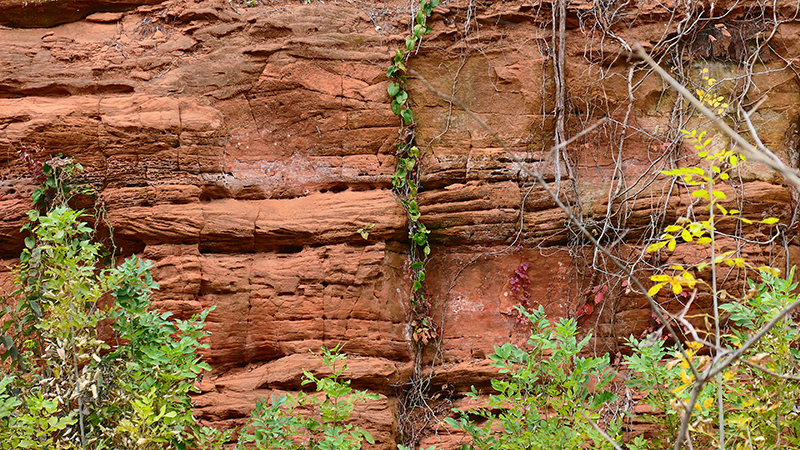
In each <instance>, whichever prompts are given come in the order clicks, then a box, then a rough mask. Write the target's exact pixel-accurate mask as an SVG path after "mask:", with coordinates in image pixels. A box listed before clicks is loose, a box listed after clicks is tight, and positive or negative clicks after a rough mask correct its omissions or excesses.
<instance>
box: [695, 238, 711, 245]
mask: <svg viewBox="0 0 800 450" xmlns="http://www.w3.org/2000/svg"><path fill="white" fill-rule="evenodd" d="M697 243H698V244H700V245H706V244H710V243H711V238H710V237H707V236H706V237H701V238H700V239H698V240H697Z"/></svg>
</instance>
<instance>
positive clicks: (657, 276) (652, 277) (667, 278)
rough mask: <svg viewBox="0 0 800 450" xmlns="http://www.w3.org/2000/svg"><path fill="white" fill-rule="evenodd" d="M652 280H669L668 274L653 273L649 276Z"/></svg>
mask: <svg viewBox="0 0 800 450" xmlns="http://www.w3.org/2000/svg"><path fill="white" fill-rule="evenodd" d="M650 279H651V280H652V281H656V282H660V281H669V275H663V274H662V275H653V276H651V277H650Z"/></svg>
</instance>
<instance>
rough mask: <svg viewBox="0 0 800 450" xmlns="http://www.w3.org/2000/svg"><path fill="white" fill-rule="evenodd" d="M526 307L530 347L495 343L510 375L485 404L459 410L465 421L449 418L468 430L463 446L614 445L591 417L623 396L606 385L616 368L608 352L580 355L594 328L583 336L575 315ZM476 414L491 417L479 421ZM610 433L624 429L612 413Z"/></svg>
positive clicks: (495, 360)
mask: <svg viewBox="0 0 800 450" xmlns="http://www.w3.org/2000/svg"><path fill="white" fill-rule="evenodd" d="M519 311H520V313H521V314H523V315H524V316H525V317H527V319H528V320H529V321H530V323H531V325H532V330H531V337H530V339H529V340H528V347H529V349H522V348H519V347H517V346H515V345H513V344H505V345H502V346H500V347H495V352H494V353H493V354H491V355H489V359H491V360H492V365H493V366H494V367H497V368H498V369H500V374H502V375H504V377H503V378H500V379H494V380H492V387H493V388H494V390H495V391H496V393H495V394H492V395H490V396H489V400H488V403H487V404H486V406H485V407H484V408H480V409H473V410H470V411H468V412H465V411H461V410H458V409H456V410H455V411H456V412H457V413H458V414H460V416H461V417H460V418H459V419H458V420H455V419H452V418H447V419H445V422H446V423H447V424H448V425H450V426H452V427H454V428H457V429H461V430H464V431H465V432H466V433H467V434H468V435H469V438H470V442H468V443H466V444H464V445H462V447H461V448H462V449H497V450H500V449H513V448H548V449H581V448H585V446H586V445H587V444H588V443H589V442H592V443H593V446H592V448H612V446H611V443H609V442H608V441H607V440H606V439H605V438H604V437H602V436H601V435H600V434H599V433H598V432H597V430H595V428H594V427H593V426H592V425H591V423H590V422H589V421H590V420H597V419H599V418H600V414H599V413H600V410H601V409H602V407H603V405H604V404H606V403H607V402H611V401H614V400H615V399H616V396H615V395H614V394H612V393H610V392H608V391H604V390H603V389H604V388H605V387H606V386H607V385H608V384H609V383H610V382H611V380H612V379H613V378H614V375H615V373H614V371H612V370H610V369H609V358H608V355H604V356H601V357H584V356H579V355H580V353H581V350H583V348H584V347H585V346H586V344H587V343H588V342H589V340H590V339H591V335H587V336H586V337H585V338H583V339H582V340H580V341H578V339H577V335H578V326H577V322H576V321H575V319H561V320H560V321H558V322H557V323H555V324H553V323H551V322H550V321H549V320H547V319H546V318H545V317H544V309H543V308H542V307H539V309H538V310H534V311H533V312H531V313H529V312H527V311H525V310H524V309H522V308H519ZM469 395H470V396H471V397H473V398H477V397H478V392H477V391H476V390H475V388H473V390H472V393H471V394H469ZM496 411H499V412H496ZM472 417H480V418H481V419H482V420H484V421H485V423H483V424H481V425H479V424H477V423H476V421H475V420H473V419H472ZM498 426H499V428H498ZM606 432H607V433H609V434H610V435H611V436H612V437H617V436H619V435H620V434H621V433H620V423H619V421H617V420H611V423H610V424H609V425H608V429H607V430H606Z"/></svg>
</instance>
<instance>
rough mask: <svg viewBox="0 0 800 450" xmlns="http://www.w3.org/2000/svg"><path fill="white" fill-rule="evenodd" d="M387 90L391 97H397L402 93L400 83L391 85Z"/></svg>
mask: <svg viewBox="0 0 800 450" xmlns="http://www.w3.org/2000/svg"><path fill="white" fill-rule="evenodd" d="M386 90H387V91H389V97H395V96H397V94H398V93H399V92H400V83H391V84H390V85H389V87H388V88H387V89H386Z"/></svg>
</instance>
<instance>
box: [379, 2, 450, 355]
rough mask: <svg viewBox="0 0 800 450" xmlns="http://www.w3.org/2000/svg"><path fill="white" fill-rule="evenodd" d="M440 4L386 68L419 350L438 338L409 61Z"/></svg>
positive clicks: (421, 16) (420, 17)
mask: <svg viewBox="0 0 800 450" xmlns="http://www.w3.org/2000/svg"><path fill="white" fill-rule="evenodd" d="M438 5H439V0H422V1H420V3H419V10H418V11H417V15H416V17H415V20H414V26H413V28H412V31H411V33H410V34H409V35H408V36H406V38H405V45H404V46H403V47H401V48H398V49H397V50H395V53H394V57H393V58H392V65H391V66H389V68H388V69H387V70H386V76H387V77H389V78H391V79H392V82H391V83H390V84H389V87H388V88H387V91H388V93H389V96H390V97H391V98H392V103H391V106H392V112H393V113H394V114H395V115H396V116H399V117H400V120H401V130H400V140H399V142H398V143H397V144H396V146H397V170H396V171H395V173H394V176H393V177H392V187H393V190H394V194H395V195H396V196H397V198H398V199H399V200H400V203H402V205H403V209H405V211H406V214H407V215H408V237H409V239H410V241H411V250H410V257H411V269H412V271H413V272H412V280H413V293H412V295H411V309H412V314H413V318H412V321H411V327H412V332H411V336H412V339H413V341H414V344H415V345H416V346H417V348H418V351H421V349H422V348H424V346H425V345H427V344H428V343H429V342H430V341H431V340H433V339H434V338H436V328H435V326H434V325H433V321H432V319H431V317H430V315H429V314H428V309H429V304H428V302H427V301H426V300H425V295H424V294H423V289H422V286H423V283H424V282H425V263H426V261H427V260H428V257H429V256H430V253H431V246H430V243H429V242H428V235H429V234H430V230H428V228H427V227H425V224H424V223H422V222H421V221H420V217H421V214H420V211H419V204H418V203H417V193H418V190H419V187H420V172H421V167H420V157H421V155H422V150H421V149H420V148H419V147H418V146H417V145H416V143H415V137H416V133H415V129H416V123H415V122H414V113H413V112H412V110H411V106H410V105H409V103H408V90H407V89H406V83H407V82H408V78H407V77H406V75H405V73H406V63H407V62H408V59H409V58H410V57H411V55H412V54H414V53H415V49H416V48H417V47H418V46H419V45H420V42H421V40H422V36H424V35H426V34H428V33H429V32H430V31H431V27H430V26H429V25H428V24H427V19H428V18H429V17H430V16H431V14H432V13H433V8H435V7H436V6H438Z"/></svg>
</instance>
